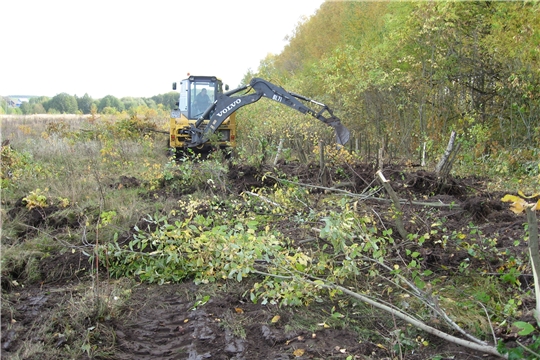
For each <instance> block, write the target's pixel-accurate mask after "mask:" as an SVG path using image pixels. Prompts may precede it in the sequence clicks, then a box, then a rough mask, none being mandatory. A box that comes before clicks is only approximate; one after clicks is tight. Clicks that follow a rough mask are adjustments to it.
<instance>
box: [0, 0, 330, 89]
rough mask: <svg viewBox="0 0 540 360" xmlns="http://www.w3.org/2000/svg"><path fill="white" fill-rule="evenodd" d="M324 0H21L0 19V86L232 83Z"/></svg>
mask: <svg viewBox="0 0 540 360" xmlns="http://www.w3.org/2000/svg"><path fill="white" fill-rule="evenodd" d="M323 2H324V0H296V1H293V0H272V1H255V0H228V1H223V0H221V1H220V0H198V1H197V0H192V1H186V0H155V1H152V2H149V1H121V0H93V1H89V0H85V1H72V0H50V1H42V0H21V1H19V2H17V3H16V7H11V8H10V9H9V10H8V11H9V12H10V14H9V16H5V14H6V13H5V12H3V13H4V15H3V16H2V17H3V19H2V22H0V33H2V34H3V35H4V36H3V39H4V41H5V42H4V44H3V45H0V46H2V48H3V50H2V54H3V55H2V56H1V57H0V68H1V69H2V73H3V75H2V76H1V78H0V95H46V96H54V95H56V94H58V93H61V92H66V93H68V94H71V95H78V96H82V95H84V93H88V94H89V95H90V96H92V97H93V98H101V97H103V96H105V95H109V94H110V95H114V96H116V97H124V96H135V97H150V96H153V95H157V94H161V93H165V92H168V91H170V90H171V83H172V82H173V81H179V80H181V79H183V78H184V77H185V75H186V73H187V72H190V73H192V74H201V75H216V76H218V77H221V78H222V79H223V80H224V82H225V83H227V84H229V85H230V86H231V87H235V86H237V85H238V84H239V83H240V81H241V79H242V77H243V76H244V75H245V73H246V72H247V71H248V69H252V70H256V68H257V67H258V65H259V62H260V61H261V60H262V59H264V58H265V57H266V55H267V54H268V53H273V54H277V53H279V52H280V51H281V50H282V49H283V46H285V44H286V41H285V40H284V39H285V37H286V36H287V35H290V34H292V32H293V30H294V28H295V27H296V25H297V23H298V22H299V21H301V19H302V17H303V16H309V15H312V14H313V13H314V12H315V11H316V10H317V9H318V8H319V7H320V5H321V4H322V3H323ZM4 11H5V9H4ZM6 35H7V36H6Z"/></svg>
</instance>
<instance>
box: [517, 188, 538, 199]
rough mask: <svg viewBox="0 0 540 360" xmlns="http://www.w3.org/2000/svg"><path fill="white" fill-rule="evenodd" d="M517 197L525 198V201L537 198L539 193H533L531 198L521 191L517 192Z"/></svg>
mask: <svg viewBox="0 0 540 360" xmlns="http://www.w3.org/2000/svg"><path fill="white" fill-rule="evenodd" d="M518 195H519V196H521V197H522V198H525V199H532V198H534V197H537V196H540V193H534V194H533V195H531V196H526V195H525V194H524V193H523V191H521V190H518Z"/></svg>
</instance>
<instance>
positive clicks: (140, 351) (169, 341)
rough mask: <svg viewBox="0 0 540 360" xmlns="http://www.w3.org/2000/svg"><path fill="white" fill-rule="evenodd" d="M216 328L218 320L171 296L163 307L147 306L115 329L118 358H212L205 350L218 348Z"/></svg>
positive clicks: (162, 304)
mask: <svg viewBox="0 0 540 360" xmlns="http://www.w3.org/2000/svg"><path fill="white" fill-rule="evenodd" d="M217 326H218V325H217V323H216V318H214V317H213V316H212V315H210V314H208V313H207V312H206V311H205V310H204V309H195V310H192V304H191V303H190V302H187V301H182V299H180V298H179V297H177V296H168V297H165V298H163V299H162V302H161V304H151V305H147V306H144V307H143V308H142V309H141V310H140V311H138V312H137V313H136V317H133V318H130V319H129V320H127V321H126V322H125V324H122V325H121V326H119V327H118V328H117V329H116V336H117V339H118V345H119V352H118V353H117V354H116V355H117V357H118V359H134V358H137V359H171V360H172V359H193V360H198V359H206V358H210V357H211V356H212V355H211V353H210V352H209V351H207V350H205V348H206V349H208V347H209V346H210V345H211V347H212V348H214V349H215V345H217V344H213V343H214V341H215V340H216V339H217V338H218V337H219V335H218V334H217V331H216V330H217ZM212 344H213V345H212ZM218 347H219V346H218ZM199 348H201V349H200V350H199Z"/></svg>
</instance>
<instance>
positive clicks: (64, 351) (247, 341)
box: [1, 163, 534, 360]
mask: <svg viewBox="0 0 540 360" xmlns="http://www.w3.org/2000/svg"><path fill="white" fill-rule="evenodd" d="M278 168H279V171H280V174H281V176H283V174H287V175H288V176H290V177H291V178H293V177H294V178H296V179H298V181H299V182H302V183H305V184H316V183H320V174H321V173H320V171H319V169H318V168H317V166H314V165H300V164H285V163H280V164H279V165H278ZM349 170H350V171H349V174H351V175H350V176H349V177H348V178H347V179H346V181H343V182H344V185H343V187H342V188H340V189H342V190H344V191H349V192H352V193H361V192H363V191H364V190H365V189H366V188H369V187H372V186H374V185H375V183H374V179H375V178H376V176H375V172H376V169H375V168H374V167H373V166H372V165H369V164H364V165H357V166H356V167H354V168H350V169H349ZM265 171H266V170H262V169H255V168H253V167H248V166H237V167H231V169H230V171H229V180H230V181H231V183H233V184H234V188H235V189H236V191H237V192H238V193H241V192H242V191H247V190H249V189H251V188H253V187H263V186H272V185H273V184H274V183H275V181H273V180H272V178H271V177H263V176H261V174H262V173H264V172H265ZM383 173H384V175H385V176H386V178H387V179H389V180H390V184H391V185H392V187H393V188H394V190H395V191H396V192H397V193H398V195H399V197H400V198H401V199H403V200H405V202H404V204H403V211H404V214H403V216H404V220H405V221H404V223H405V224H406V227H407V226H410V225H407V224H410V223H413V221H412V220H414V221H415V226H416V227H417V228H416V230H417V231H418V227H422V226H425V227H426V230H429V226H430V224H428V223H426V224H424V225H423V224H421V223H420V224H419V223H418V219H422V218H425V217H427V216H429V217H430V218H434V217H439V218H441V219H443V218H444V219H445V227H446V228H447V230H446V231H447V232H451V231H452V230H453V229H455V231H461V230H462V229H463V227H464V225H466V224H469V223H472V224H474V225H475V226H476V227H477V229H478V230H479V231H481V232H482V233H483V234H484V235H485V236H486V237H488V238H491V237H493V238H497V241H498V242H497V245H496V246H497V247H499V248H501V249H510V251H512V252H515V253H516V254H520V253H523V252H524V251H526V247H525V246H526V245H523V243H524V242H523V241H522V242H521V244H522V245H520V246H515V241H516V240H518V239H524V236H525V232H524V226H523V224H524V222H525V218H524V217H523V216H520V215H516V214H514V213H513V212H512V211H510V210H509V209H508V206H507V205H506V204H504V203H502V202H501V201H500V199H501V197H502V196H503V195H504V193H491V192H488V191H486V190H485V185H484V183H483V180H482V179H481V178H465V179H455V178H449V179H447V181H445V182H444V184H441V182H440V181H438V180H437V177H436V176H435V174H433V173H430V172H427V171H424V170H415V169H414V168H405V167H403V166H394V167H387V168H385V170H384V171H383ZM333 180H336V179H333ZM118 182H119V183H125V184H124V186H138V183H137V180H136V179H132V178H122V179H118ZM114 185H115V186H116V185H117V184H114ZM312 191H313V193H314V194H316V193H317V192H321V193H324V192H325V191H327V190H325V189H323V188H313V189H312ZM174 194H175V193H174V192H167V191H160V192H159V193H158V194H157V195H156V196H159V197H161V198H162V199H163V198H164V197H167V196H178V194H177V195H174ZM381 198H385V199H381ZM421 201H423V202H429V203H436V202H439V203H441V204H454V206H452V207H448V206H445V207H431V206H430V207H426V206H423V205H421V204H419V203H418V202H421ZM362 206H366V207H370V208H372V209H373V211H374V212H376V213H377V214H378V216H380V217H381V219H382V220H383V221H384V222H385V223H386V224H387V226H388V227H393V226H394V225H393V224H394V223H393V221H392V220H391V218H390V215H388V208H389V202H388V200H387V199H386V197H385V196H384V194H382V193H379V194H378V195H374V196H373V197H372V198H369V199H365V200H363V201H362ZM7 210H8V213H9V214H10V216H18V217H20V218H21V219H23V221H25V222H26V224H28V225H29V227H28V231H32V230H31V229H34V228H39V227H40V226H41V225H44V224H47V225H48V226H49V227H50V226H51V224H53V225H54V224H55V222H56V223H57V225H58V229H60V228H61V229H64V230H62V231H65V229H68V228H69V224H70V222H73V224H75V223H77V219H70V218H65V219H64V218H62V217H59V216H54V214H55V212H59V211H61V210H60V209H55V208H52V207H51V208H47V210H46V211H43V209H33V210H27V209H25V208H24V206H22V203H21V204H14V205H13V206H12V208H11V209H7ZM428 213H429V214H428ZM59 219H62V220H59ZM276 226H277V227H279V228H280V229H281V231H282V232H283V233H284V234H285V235H287V236H288V237H290V238H291V239H296V240H298V241H299V242H298V246H302V243H301V242H300V240H301V239H300V238H295V236H299V234H297V233H296V229H295V228H294V224H292V223H290V222H288V221H287V219H283V220H281V221H279V222H277V223H276ZM420 230H421V229H420ZM418 232H422V231H418ZM123 236H125V237H129V236H130V234H124V235H123ZM421 251H422V255H423V259H424V260H423V261H424V264H423V265H424V266H425V267H426V268H431V269H434V270H437V271H440V269H441V267H444V268H445V269H450V270H454V271H455V270H456V269H457V268H458V267H459V266H460V264H462V262H463V259H465V258H467V257H468V254H467V250H466V249H463V248H459V247H457V246H453V245H452V244H448V245H447V246H446V247H445V248H442V247H441V246H438V244H437V242H436V241H435V239H434V240H433V241H432V242H426V243H425V244H424V246H423V248H422V249H421ZM87 253H88V252H87V251H84V249H79V250H75V249H73V250H69V251H65V252H62V253H57V254H55V255H53V256H50V257H48V258H44V259H41V261H40V262H39V264H37V265H36V266H38V267H39V271H40V273H41V278H40V280H39V281H36V282H27V283H25V284H17V282H16V281H15V283H14V282H12V281H11V282H9V283H8V282H6V281H2V313H1V315H2V319H1V320H2V324H1V330H2V335H1V354H2V356H1V357H2V359H69V358H75V357H72V356H71V355H70V354H73V353H77V351H75V349H73V351H70V347H71V346H73V344H74V339H78V340H80V339H81V338H82V339H83V340H84V341H83V349H84V353H85V354H86V355H85V358H96V359H192V360H198V359H238V360H240V359H276V360H278V359H280V360H284V359H432V358H438V359H491V358H494V357H492V356H488V355H485V354H482V353H477V352H475V351H471V350H469V349H466V348H463V347H460V346H457V345H454V344H451V343H449V342H446V341H443V340H441V339H439V338H437V337H434V336H429V335H427V334H426V335H424V336H423V338H422V339H421V340H423V341H424V340H425V341H426V342H425V343H427V344H429V345H428V346H414V347H410V348H408V347H407V346H406V345H407V344H403V343H399V341H398V340H397V341H396V342H395V343H394V344H393V346H392V347H390V346H389V345H388V344H389V341H388V339H389V338H391V330H392V328H391V327H389V326H388V324H387V323H385V322H383V321H380V320H379V318H378V316H379V315H380V314H379V313H378V312H379V311H378V310H376V309H373V310H372V313H371V314H370V313H368V314H367V315H366V312H365V311H364V312H362V315H361V316H358V317H357V318H356V319H355V320H354V322H351V323H350V324H348V323H346V322H340V323H338V322H335V323H333V322H332V317H331V314H332V304H317V303H315V304H313V305H311V306H310V307H309V308H296V307H280V306H279V305H272V304H265V305H262V304H260V303H259V304H254V303H253V302H251V301H249V290H250V288H251V285H252V284H250V283H249V281H248V282H242V283H236V282H224V283H221V284H212V285H195V284H194V283H193V282H191V281H184V282H182V283H176V284H175V283H167V284H163V285H157V284H147V283H140V282H138V281H137V279H108V278H107V273H106V271H105V270H104V269H100V270H99V273H97V274H96V273H92V272H91V271H90V268H91V266H90V263H89V258H88V256H87V255H86V254H87ZM470 266H473V267H474V266H478V267H482V268H484V269H485V270H486V271H488V272H493V273H495V272H496V269H497V268H498V267H500V266H501V264H500V263H498V262H497V259H485V260H474V259H473V260H471V263H470ZM14 271H15V272H16V269H15V270H14ZM2 275H9V278H10V279H16V278H17V274H16V273H11V274H4V273H2ZM20 275H21V276H23V274H22V269H21V274H20ZM3 277H5V276H3ZM250 281H252V282H254V281H257V279H256V278H253V279H251V280H250ZM521 281H522V283H523V284H524V285H523V286H529V285H530V282H532V278H530V277H527V276H523V278H521ZM523 301H524V304H523V306H524V307H529V308H531V309H532V308H533V307H534V303H533V302H532V300H530V302H527V301H528V300H527V299H524V300H523ZM524 313H526V312H524ZM354 314H355V313H354V309H352V310H351V314H350V316H351V317H354ZM397 326H402V327H403V326H404V325H403V324H402V323H398V324H397ZM495 330H496V331H497V330H498V329H495ZM373 332H375V333H379V334H380V339H381V341H380V342H379V341H376V340H375V341H374V340H373V338H374V337H373V336H367V335H366V334H368V333H373ZM498 335H499V336H500V337H501V338H503V339H505V340H507V341H514V340H516V335H515V334H511V333H498ZM369 339H371V340H369ZM385 339H386V341H384V340H385ZM419 341H420V340H419ZM43 344H47V345H48V347H47V349H50V348H53V349H56V350H54V351H51V350H46V351H45V350H43V351H41V350H40V349H41V348H43ZM51 345H52V346H51ZM411 349H413V350H411ZM76 350H80V349H76ZM400 351H401V352H400ZM79 352H80V351H79ZM24 354H30V355H28V356H24Z"/></svg>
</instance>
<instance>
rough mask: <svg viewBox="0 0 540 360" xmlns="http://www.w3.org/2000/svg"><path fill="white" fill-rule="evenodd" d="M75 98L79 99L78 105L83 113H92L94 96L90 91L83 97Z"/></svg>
mask: <svg viewBox="0 0 540 360" xmlns="http://www.w3.org/2000/svg"><path fill="white" fill-rule="evenodd" d="M75 98H76V99H77V106H78V107H79V110H80V111H81V112H82V113H83V114H90V110H91V107H92V101H93V100H92V97H91V96H90V95H88V93H85V94H84V95H83V96H82V97H77V96H75Z"/></svg>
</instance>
